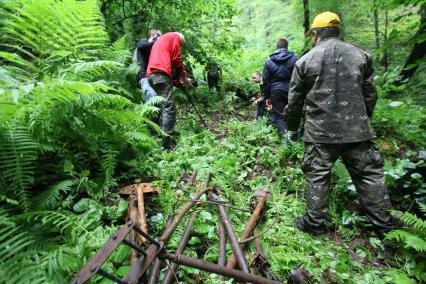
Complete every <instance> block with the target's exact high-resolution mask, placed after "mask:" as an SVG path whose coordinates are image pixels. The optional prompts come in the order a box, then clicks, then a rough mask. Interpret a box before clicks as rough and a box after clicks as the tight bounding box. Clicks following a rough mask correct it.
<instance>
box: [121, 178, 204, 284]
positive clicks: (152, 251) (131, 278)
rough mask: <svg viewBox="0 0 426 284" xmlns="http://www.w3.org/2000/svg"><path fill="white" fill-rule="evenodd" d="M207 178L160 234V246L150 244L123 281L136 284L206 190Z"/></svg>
mask: <svg viewBox="0 0 426 284" xmlns="http://www.w3.org/2000/svg"><path fill="white" fill-rule="evenodd" d="M209 178H210V175H207V177H206V181H205V182H204V189H203V190H201V191H198V192H197V193H196V194H195V195H194V197H193V199H192V200H191V201H190V202H188V203H186V204H185V205H184V206H183V207H182V209H181V210H180V211H179V213H178V214H177V215H176V216H175V217H174V219H173V221H172V223H171V224H170V226H168V227H167V228H166V230H165V231H164V232H163V234H162V235H161V237H160V238H159V241H158V242H159V243H160V245H161V246H160V248H158V247H157V246H156V245H155V244H151V245H150V246H149V247H148V248H147V250H146V252H147V254H148V256H147V257H146V259H138V261H136V262H135V263H134V264H133V265H132V267H131V269H130V271H129V272H128V273H127V274H126V275H125V276H124V278H123V280H124V281H127V282H129V283H132V284H133V283H134V284H136V283H137V282H138V279H139V278H140V277H141V276H142V275H143V274H144V273H145V272H146V270H147V269H148V267H149V266H150V265H151V264H152V262H153V261H154V260H155V258H156V257H157V255H158V253H159V252H160V251H161V250H162V249H163V247H164V246H165V244H166V243H167V242H168V241H169V239H170V236H171V235H172V233H173V232H174V230H175V229H176V227H177V226H178V225H179V223H180V222H181V221H182V219H183V217H184V216H185V214H186V213H187V212H188V210H189V209H190V208H191V207H192V206H193V205H194V204H195V203H196V201H197V200H198V199H199V198H200V197H201V196H202V195H203V194H205V193H206V192H207V185H208V181H209Z"/></svg>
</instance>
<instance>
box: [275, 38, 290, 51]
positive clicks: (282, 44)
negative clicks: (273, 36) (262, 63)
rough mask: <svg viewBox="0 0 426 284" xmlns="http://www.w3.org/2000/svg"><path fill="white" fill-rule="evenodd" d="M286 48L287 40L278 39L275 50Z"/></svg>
mask: <svg viewBox="0 0 426 284" xmlns="http://www.w3.org/2000/svg"><path fill="white" fill-rule="evenodd" d="M280 48H288V40H287V39H286V38H279V39H278V40H277V49H280Z"/></svg>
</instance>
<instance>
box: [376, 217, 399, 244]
mask: <svg viewBox="0 0 426 284" xmlns="http://www.w3.org/2000/svg"><path fill="white" fill-rule="evenodd" d="M396 229H407V225H406V224H405V223H404V222H403V221H402V220H401V219H400V218H398V217H396V216H392V220H391V221H390V222H389V224H386V225H383V226H376V227H375V228H374V231H375V233H376V235H377V237H378V238H379V239H380V240H384V239H385V237H386V234H387V233H389V232H390V231H392V230H396Z"/></svg>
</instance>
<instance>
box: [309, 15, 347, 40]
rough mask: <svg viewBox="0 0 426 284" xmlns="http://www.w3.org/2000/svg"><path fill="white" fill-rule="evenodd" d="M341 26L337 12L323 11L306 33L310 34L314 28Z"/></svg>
mask: <svg viewBox="0 0 426 284" xmlns="http://www.w3.org/2000/svg"><path fill="white" fill-rule="evenodd" d="M327 27H330V28H339V27H340V19H339V16H337V14H335V13H332V12H328V11H327V12H323V13H321V14H318V15H317V16H316V17H315V18H314V20H313V22H312V25H311V29H310V30H309V31H308V32H307V33H306V35H309V34H310V33H311V32H312V30H313V29H318V28H327Z"/></svg>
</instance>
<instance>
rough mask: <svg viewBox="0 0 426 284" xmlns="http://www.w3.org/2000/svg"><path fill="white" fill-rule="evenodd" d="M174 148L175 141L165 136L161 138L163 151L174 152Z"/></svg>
mask: <svg viewBox="0 0 426 284" xmlns="http://www.w3.org/2000/svg"><path fill="white" fill-rule="evenodd" d="M175 147H176V143H175V141H174V140H173V139H172V137H170V136H166V137H164V138H163V148H164V150H174V148H175Z"/></svg>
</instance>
